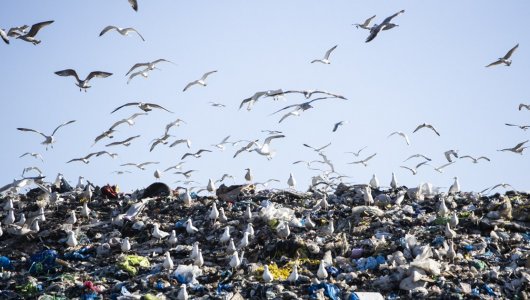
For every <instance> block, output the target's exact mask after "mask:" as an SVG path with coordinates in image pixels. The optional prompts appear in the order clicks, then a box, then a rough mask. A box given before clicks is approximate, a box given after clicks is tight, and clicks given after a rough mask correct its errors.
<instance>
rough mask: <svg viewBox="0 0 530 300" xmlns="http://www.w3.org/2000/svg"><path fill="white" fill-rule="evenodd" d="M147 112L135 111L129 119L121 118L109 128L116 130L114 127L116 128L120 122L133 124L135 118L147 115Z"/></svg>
mask: <svg viewBox="0 0 530 300" xmlns="http://www.w3.org/2000/svg"><path fill="white" fill-rule="evenodd" d="M146 115H147V113H135V114H133V115H132V116H130V117H128V118H127V119H121V120H119V121H117V122H116V123H114V124H112V126H111V127H110V129H109V130H114V128H116V127H117V126H118V125H120V124H123V123H127V124H129V126H133V125H134V124H135V123H134V119H135V118H136V117H138V116H146Z"/></svg>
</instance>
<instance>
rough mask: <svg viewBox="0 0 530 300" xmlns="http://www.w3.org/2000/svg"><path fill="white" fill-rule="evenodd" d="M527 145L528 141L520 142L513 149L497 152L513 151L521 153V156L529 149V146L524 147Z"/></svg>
mask: <svg viewBox="0 0 530 300" xmlns="http://www.w3.org/2000/svg"><path fill="white" fill-rule="evenodd" d="M526 143H528V140H526V141H524V142H520V143H519V144H517V145H515V146H514V147H512V148H505V149H500V150H497V151H511V152H513V153H519V154H521V155H523V151H524V149H526V148H528V146H526V147H523V146H524V144H526Z"/></svg>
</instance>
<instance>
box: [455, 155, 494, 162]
mask: <svg viewBox="0 0 530 300" xmlns="http://www.w3.org/2000/svg"><path fill="white" fill-rule="evenodd" d="M462 158H469V159H471V160H472V161H473V163H474V164H476V163H478V161H479V160H481V159H483V160H487V161H490V159H489V158H487V157H486V156H480V157H478V158H474V157H471V156H469V155H464V156H460V159H462Z"/></svg>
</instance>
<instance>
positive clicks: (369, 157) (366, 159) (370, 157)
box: [348, 153, 377, 167]
mask: <svg viewBox="0 0 530 300" xmlns="http://www.w3.org/2000/svg"><path fill="white" fill-rule="evenodd" d="M376 155H377V153H374V154H372V155H370V156H368V157H367V158H365V159H362V160H358V161H354V162H351V163H348V164H363V165H364V166H365V167H367V166H368V161H369V160H370V159H372V158H374V156H376Z"/></svg>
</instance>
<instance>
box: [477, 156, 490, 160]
mask: <svg viewBox="0 0 530 300" xmlns="http://www.w3.org/2000/svg"><path fill="white" fill-rule="evenodd" d="M479 159H484V160H487V161H491V160H490V159H489V158H487V157H486V156H481V157H479V158H477V160H479Z"/></svg>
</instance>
